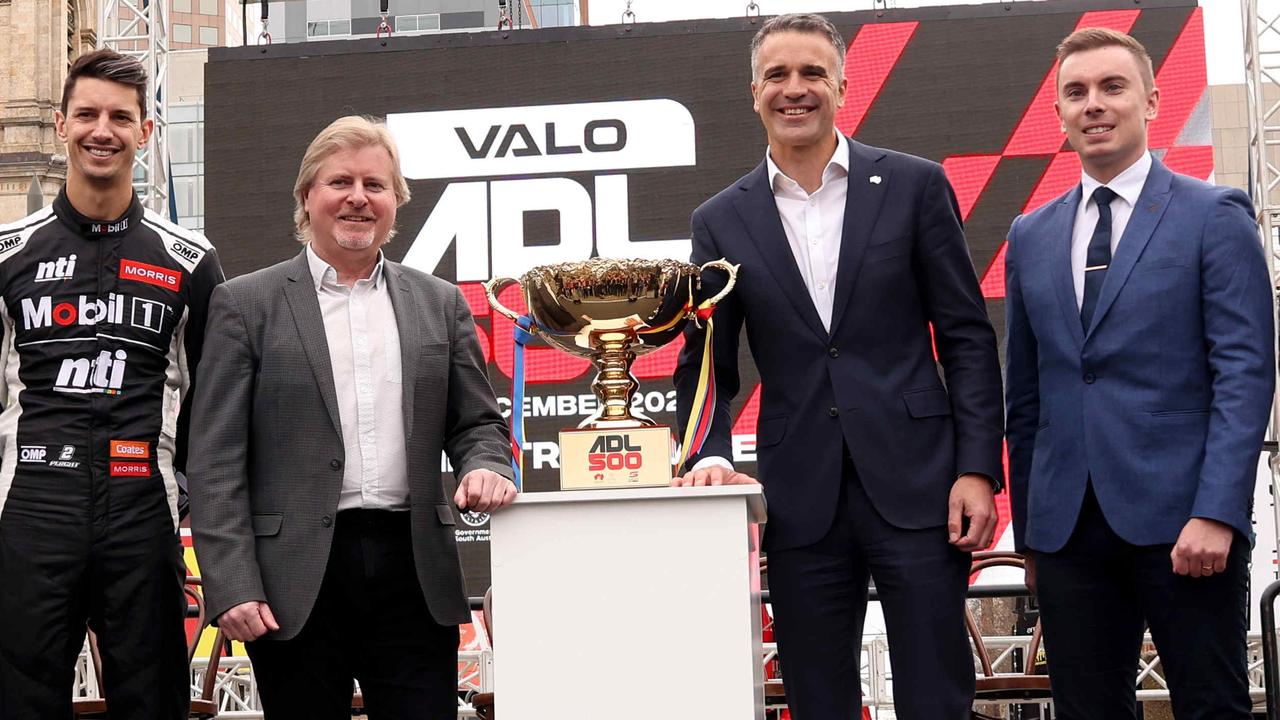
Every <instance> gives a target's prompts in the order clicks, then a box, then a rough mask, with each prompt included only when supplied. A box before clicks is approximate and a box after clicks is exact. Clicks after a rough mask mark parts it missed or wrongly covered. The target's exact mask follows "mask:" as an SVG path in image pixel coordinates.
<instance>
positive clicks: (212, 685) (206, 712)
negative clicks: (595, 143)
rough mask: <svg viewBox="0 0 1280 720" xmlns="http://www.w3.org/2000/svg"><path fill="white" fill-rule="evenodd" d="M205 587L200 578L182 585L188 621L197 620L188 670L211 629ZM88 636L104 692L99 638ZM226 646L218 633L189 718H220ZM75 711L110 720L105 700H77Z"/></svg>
mask: <svg viewBox="0 0 1280 720" xmlns="http://www.w3.org/2000/svg"><path fill="white" fill-rule="evenodd" d="M201 587H202V583H201V581H200V578H198V577H188V578H187V580H186V582H184V583H183V585H182V592H183V594H184V595H185V596H186V598H187V600H188V605H187V608H188V611H187V616H188V618H192V617H194V618H195V620H196V631H195V634H194V635H192V637H191V639H190V640H188V641H187V667H188V668H190V667H191V663H192V662H193V661H194V660H195V656H196V648H198V647H199V645H200V637H201V636H202V635H204V631H205V629H206V628H208V627H209V623H210V620H209V618H207V617H206V616H205V608H204V595H202V594H201V591H200V588H201ZM88 635H89V654H90V658H91V660H92V662H93V673H94V676H95V678H96V679H97V681H98V688H99V690H100V691H101V688H102V687H103V685H102V653H101V652H100V651H99V650H98V636H97V634H96V633H94V632H93V631H92V630H89V631H88ZM225 644H226V640H225V638H223V636H222V630H221V629H219V630H218V632H217V633H216V635H215V637H214V640H213V647H212V648H211V650H210V652H209V661H208V665H207V666H206V667H207V670H206V671H205V674H204V682H203V683H202V685H201V688H200V697H195V698H192V699H191V711H190V715H189V717H191V718H199V719H200V720H205V719H207V718H215V717H217V716H218V705H217V702H216V701H215V699H214V691H215V690H216V689H217V685H218V665H219V663H221V662H222V651H223V647H224V645H225ZM72 711H73V712H74V713H75V717H76V719H77V720H79V719H80V718H84V719H85V720H90V719H91V718H109V717H110V714H109V711H108V701H107V699H105V698H92V699H90V698H76V699H75V700H74V701H73V702H72Z"/></svg>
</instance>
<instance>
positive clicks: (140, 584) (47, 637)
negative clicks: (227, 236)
mask: <svg viewBox="0 0 1280 720" xmlns="http://www.w3.org/2000/svg"><path fill="white" fill-rule="evenodd" d="M145 90H146V74H145V71H144V70H143V69H142V67H141V65H139V64H138V63H137V61H135V60H133V59H131V58H127V57H124V56H122V55H119V54H116V53H114V52H112V51H99V52H96V53H92V54H90V55H86V56H83V57H81V58H80V59H79V60H78V61H77V62H76V64H75V65H74V66H73V67H72V68H71V71H70V72H69V74H68V78H67V83H66V86H65V88H64V90H63V98H62V109H61V112H59V113H57V115H56V122H57V126H58V132H59V136H60V138H61V139H62V140H63V141H64V142H65V143H66V144H67V155H68V162H67V165H68V167H67V183H66V187H65V188H64V190H63V191H62V192H61V193H60V194H59V195H58V197H57V199H56V200H55V201H54V202H53V204H52V205H51V206H49V207H46V208H44V209H43V210H41V211H39V212H37V213H35V214H34V215H31V216H30V217H27V218H25V219H23V220H19V221H18V222H16V223H12V224H9V225H5V226H2V227H0V330H2V339H0V372H3V381H2V382H0V400H3V405H4V410H3V412H2V413H0V448H2V450H0V453H2V454H0V718H3V720H19V719H21V720H26V719H27V718H38V719H39V720H47V719H50V718H58V719H62V718H70V717H71V697H72V684H73V681H74V665H75V660H76V657H77V654H78V653H79V651H80V649H81V647H82V646H83V643H84V635H85V625H86V622H87V623H88V626H89V627H90V628H92V629H93V630H94V631H95V632H96V633H97V634H98V636H99V639H100V642H99V645H100V647H101V650H102V664H103V681H104V685H105V688H104V695H103V696H104V697H105V698H106V699H107V703H108V706H109V709H110V712H111V717H112V718H138V719H141V718H147V719H148V720H156V719H168V718H173V719H175V720H176V719H177V718H185V717H187V707H188V704H189V698H190V677H189V669H188V667H187V655H186V636H185V631H184V623H183V621H184V616H185V610H186V600H185V599H184V596H183V593H182V583H183V579H184V577H185V569H184V566H183V562H182V548H181V543H180V540H179V537H178V531H177V523H178V514H177V500H178V483H177V476H176V473H177V472H178V471H179V470H180V468H182V467H183V463H184V460H185V458H184V457H183V455H184V452H185V435H186V432H185V427H184V425H185V414H184V413H182V412H181V411H182V410H184V408H183V402H182V401H183V398H184V396H185V395H186V393H187V391H188V389H189V384H190V378H192V377H194V376H195V368H196V363H197V361H198V359H199V357H200V348H201V344H202V341H203V335H204V325H205V314H206V308H207V303H208V299H209V294H210V293H211V292H212V290H213V288H214V286H215V285H216V284H218V283H219V282H221V281H222V270H221V268H220V267H219V264H218V259H217V255H216V253H215V252H214V250H213V248H212V247H211V246H210V245H209V243H208V242H207V241H206V240H205V239H204V238H203V237H201V236H200V235H198V234H196V233H193V232H190V231H188V230H184V229H182V228H180V227H178V226H176V225H173V224H171V223H169V222H167V221H166V220H164V219H163V218H161V217H160V216H158V215H156V214H154V213H152V212H150V211H148V210H144V209H143V207H142V205H141V204H140V203H139V202H138V198H137V197H136V195H134V193H133V189H132V186H131V168H132V160H133V155H134V153H135V152H136V150H137V148H138V147H139V146H141V145H143V144H145V142H146V140H147V138H148V136H149V134H150V130H151V127H152V125H151V123H152V121H151V120H148V119H145V117H144V113H145V110H144V108H145V105H143V99H144V98H145V94H144V93H145ZM180 414H181V415H183V416H184V417H182V418H180Z"/></svg>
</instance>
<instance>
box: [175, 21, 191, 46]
mask: <svg viewBox="0 0 1280 720" xmlns="http://www.w3.org/2000/svg"><path fill="white" fill-rule="evenodd" d="M173 41H174V42H180V43H189V42H191V26H190V25H182V24H180V23H174V24H173Z"/></svg>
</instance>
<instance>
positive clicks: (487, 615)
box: [482, 586, 493, 648]
mask: <svg viewBox="0 0 1280 720" xmlns="http://www.w3.org/2000/svg"><path fill="white" fill-rule="evenodd" d="M482 615H483V617H484V631H485V632H487V633H489V647H491V648H492V647H493V587H492V586H490V587H489V589H488V590H485V591H484V605H483V607H482Z"/></svg>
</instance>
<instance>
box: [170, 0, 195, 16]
mask: <svg viewBox="0 0 1280 720" xmlns="http://www.w3.org/2000/svg"><path fill="white" fill-rule="evenodd" d="M173 11H174V12H180V13H189V12H191V0H173Z"/></svg>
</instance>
